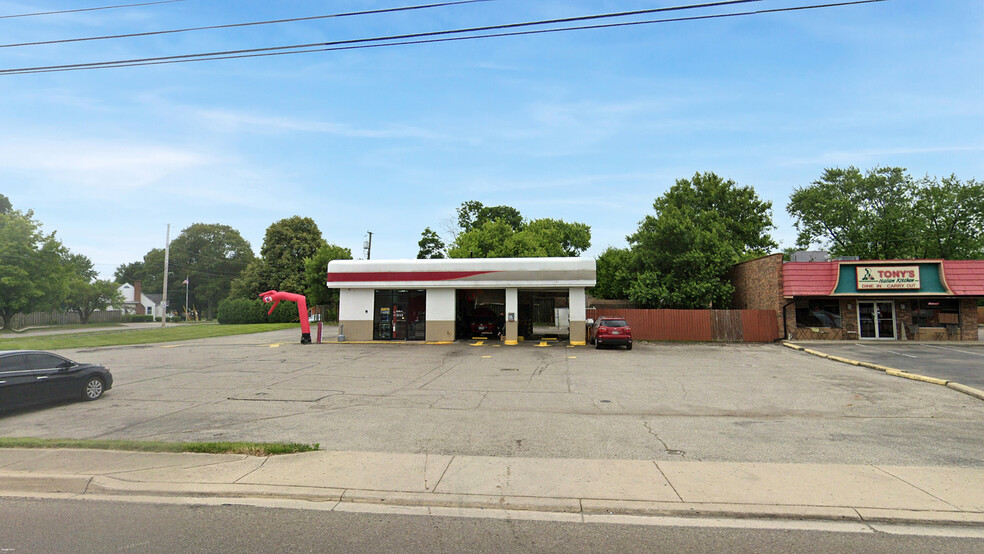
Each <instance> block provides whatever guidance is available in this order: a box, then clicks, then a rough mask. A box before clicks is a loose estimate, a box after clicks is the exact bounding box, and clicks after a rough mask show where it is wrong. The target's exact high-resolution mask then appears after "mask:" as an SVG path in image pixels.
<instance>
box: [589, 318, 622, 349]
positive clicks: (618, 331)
mask: <svg viewBox="0 0 984 554" xmlns="http://www.w3.org/2000/svg"><path fill="white" fill-rule="evenodd" d="M588 341H590V342H591V344H593V345H595V348H601V347H602V346H617V345H625V349H626V350H632V328H631V327H629V324H628V323H626V322H625V320H624V319H622V318H620V317H599V318H598V319H597V320H596V321H594V322H593V323H592V324H591V325H590V326H589V327H588Z"/></svg>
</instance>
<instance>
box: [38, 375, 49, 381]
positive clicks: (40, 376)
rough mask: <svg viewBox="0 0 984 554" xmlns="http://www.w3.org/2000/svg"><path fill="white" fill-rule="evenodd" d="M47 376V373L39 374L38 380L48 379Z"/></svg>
mask: <svg viewBox="0 0 984 554" xmlns="http://www.w3.org/2000/svg"><path fill="white" fill-rule="evenodd" d="M47 378H48V376H47V375H38V381H40V380H41V379H47Z"/></svg>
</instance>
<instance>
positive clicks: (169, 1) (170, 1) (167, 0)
mask: <svg viewBox="0 0 984 554" xmlns="http://www.w3.org/2000/svg"><path fill="white" fill-rule="evenodd" d="M184 1H185V0H160V1H158V2H141V3H139V4H117V5H115V6H98V7H95V8H76V9H74V10H59V11H53V12H34V13H18V14H13V15H0V19H12V18H14V17H35V16H38V15H56V14H61V13H78V12H94V11H97V10H115V9H119V8H134V7H138V6H153V5H154V4H173V3H175V2H184Z"/></svg>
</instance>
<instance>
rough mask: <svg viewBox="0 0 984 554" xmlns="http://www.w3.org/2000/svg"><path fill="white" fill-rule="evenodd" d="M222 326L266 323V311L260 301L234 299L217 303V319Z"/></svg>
mask: <svg viewBox="0 0 984 554" xmlns="http://www.w3.org/2000/svg"><path fill="white" fill-rule="evenodd" d="M217 319H218V320H219V323H222V324H233V325H234V324H244V323H266V321H267V318H266V310H265V309H264V308H263V302H262V301H260V300H248V299H244V298H236V299H229V300H223V301H221V302H219V312H218V317H217Z"/></svg>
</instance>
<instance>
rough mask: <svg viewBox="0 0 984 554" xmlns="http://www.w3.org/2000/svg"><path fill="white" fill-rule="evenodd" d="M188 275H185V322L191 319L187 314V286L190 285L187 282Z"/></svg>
mask: <svg viewBox="0 0 984 554" xmlns="http://www.w3.org/2000/svg"><path fill="white" fill-rule="evenodd" d="M189 279H191V276H190V275H185V322H188V321H191V317H189V316H188V312H189V311H190V310H189V309H188V288H189V287H191V285H190V284H189Z"/></svg>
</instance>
